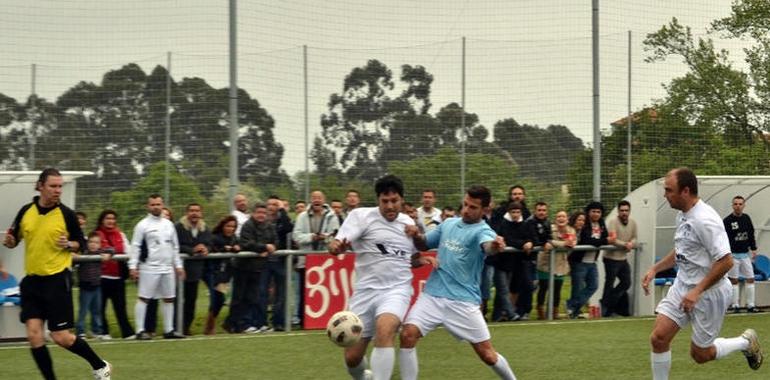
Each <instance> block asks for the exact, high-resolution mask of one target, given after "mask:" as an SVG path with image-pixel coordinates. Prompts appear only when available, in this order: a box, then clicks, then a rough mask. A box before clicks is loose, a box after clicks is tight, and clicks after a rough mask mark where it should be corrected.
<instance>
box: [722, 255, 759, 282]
mask: <svg viewBox="0 0 770 380" xmlns="http://www.w3.org/2000/svg"><path fill="white" fill-rule="evenodd" d="M727 277H730V278H739V277H743V278H744V279H747V278H750V279H753V278H754V266H752V265H751V258H750V257H744V258H740V259H739V258H736V257H735V256H733V267H732V268H730V271H729V272H727Z"/></svg>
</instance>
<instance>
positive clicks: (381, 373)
mask: <svg viewBox="0 0 770 380" xmlns="http://www.w3.org/2000/svg"><path fill="white" fill-rule="evenodd" d="M371 360H372V374H373V375H374V378H375V379H390V376H391V375H392V374H393V362H395V360H396V349H395V348H393V347H375V348H374V349H373V350H372V357H371Z"/></svg>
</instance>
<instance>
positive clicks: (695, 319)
mask: <svg viewBox="0 0 770 380" xmlns="http://www.w3.org/2000/svg"><path fill="white" fill-rule="evenodd" d="M690 289H692V287H688V286H687V285H684V284H682V283H681V282H680V281H679V280H676V281H674V285H673V286H672V287H671V289H669V291H668V294H666V297H665V298H663V300H661V301H660V303H659V304H658V307H656V308H655V311H656V312H658V313H660V314H663V315H665V316H667V317H669V318H671V320H672V321H674V322H675V323H676V324H677V325H679V327H680V328H685V327H686V326H687V324H688V323H690V322H692V338H691V339H692V342H693V343H694V344H695V345H696V346H698V347H701V348H706V347H710V346H711V345H713V344H714V339H716V338H717V337H718V336H719V332H720V330H722V322H724V319H725V312H726V311H727V307H728V306H730V301H731V300H732V293H733V288H732V285H730V281H727V280H726V279H722V280H720V282H718V283H717V284H716V285H714V286H713V287H711V288H710V289H708V290H706V291H705V292H703V293H702V294H701V296H700V299H699V300H698V302H696V303H695V309H694V310H693V311H692V312H690V313H685V312H684V311H683V310H682V308H681V304H682V299H684V296H685V295H686V294H687V292H689V291H690Z"/></svg>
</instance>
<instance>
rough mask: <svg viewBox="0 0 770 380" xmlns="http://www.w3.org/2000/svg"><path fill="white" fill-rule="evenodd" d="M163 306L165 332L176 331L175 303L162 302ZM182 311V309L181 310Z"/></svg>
mask: <svg viewBox="0 0 770 380" xmlns="http://www.w3.org/2000/svg"><path fill="white" fill-rule="evenodd" d="M161 304H162V305H163V306H161V307H162V308H163V333H164V334H165V333H170V332H172V331H174V303H173V302H161ZM180 311H181V310H180Z"/></svg>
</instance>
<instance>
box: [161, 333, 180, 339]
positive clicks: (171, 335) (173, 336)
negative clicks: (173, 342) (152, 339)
mask: <svg viewBox="0 0 770 380" xmlns="http://www.w3.org/2000/svg"><path fill="white" fill-rule="evenodd" d="M184 338H185V336H184V335H181V334H177V333H176V331H169V332H167V333H165V334H163V339H184Z"/></svg>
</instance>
